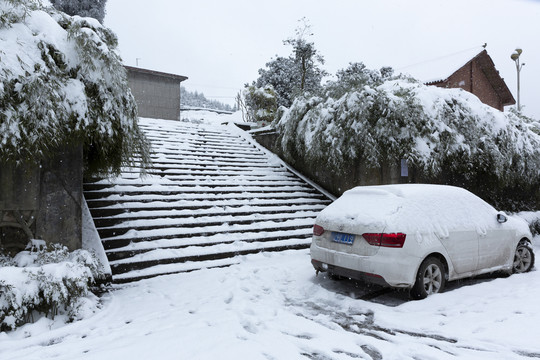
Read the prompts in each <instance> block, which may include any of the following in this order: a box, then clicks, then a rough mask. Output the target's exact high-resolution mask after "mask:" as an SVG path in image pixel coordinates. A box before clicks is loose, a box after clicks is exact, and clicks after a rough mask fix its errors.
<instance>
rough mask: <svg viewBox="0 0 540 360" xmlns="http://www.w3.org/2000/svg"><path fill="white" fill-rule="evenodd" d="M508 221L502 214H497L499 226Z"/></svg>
mask: <svg viewBox="0 0 540 360" xmlns="http://www.w3.org/2000/svg"><path fill="white" fill-rule="evenodd" d="M507 220H508V219H507V218H506V216H504V215H503V214H497V222H498V223H499V224H503V223H505V222H506V221H507Z"/></svg>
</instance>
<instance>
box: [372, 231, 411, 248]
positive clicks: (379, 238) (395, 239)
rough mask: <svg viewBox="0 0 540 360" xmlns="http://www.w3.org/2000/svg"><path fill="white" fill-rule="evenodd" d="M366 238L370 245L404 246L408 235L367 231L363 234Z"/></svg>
mask: <svg viewBox="0 0 540 360" xmlns="http://www.w3.org/2000/svg"><path fill="white" fill-rule="evenodd" d="M362 236H363V237H364V239H366V241H367V242H368V244H370V245H374V246H383V247H393V248H402V247H403V244H405V238H406V237H407V235H405V234H402V233H397V234H384V233H365V234H362Z"/></svg>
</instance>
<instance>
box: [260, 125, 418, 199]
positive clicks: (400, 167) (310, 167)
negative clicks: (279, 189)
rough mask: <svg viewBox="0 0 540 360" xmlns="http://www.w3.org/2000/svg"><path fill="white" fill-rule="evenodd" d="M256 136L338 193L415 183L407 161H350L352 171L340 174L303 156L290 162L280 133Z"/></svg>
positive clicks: (315, 180) (323, 185) (264, 144)
mask: <svg viewBox="0 0 540 360" xmlns="http://www.w3.org/2000/svg"><path fill="white" fill-rule="evenodd" d="M251 135H252V136H253V138H254V139H255V140H256V141H257V142H258V143H259V144H261V145H262V146H264V147H265V148H267V149H268V150H270V151H272V152H273V153H275V154H276V155H278V156H279V157H280V158H282V159H284V160H285V161H286V162H288V163H289V164H290V165H291V166H292V167H293V168H294V169H296V170H297V171H299V172H300V173H302V174H303V175H304V176H307V177H308V178H310V179H311V180H312V181H313V182H315V183H316V184H318V185H319V186H321V187H323V188H324V189H326V190H327V191H328V192H330V193H331V194H333V195H335V196H340V195H341V194H343V192H345V191H347V190H349V189H352V188H353V187H356V186H364V185H382V184H401V183H408V182H415V180H416V175H415V171H413V170H412V169H408V168H407V167H406V164H405V163H403V164H402V163H401V162H399V163H395V164H384V165H383V166H381V167H380V168H377V169H373V168H368V167H366V166H365V165H364V164H362V163H357V164H350V167H349V171H348V172H347V174H345V175H344V176H342V175H339V176H338V175H337V174H335V173H333V172H332V171H329V170H328V169H326V168H324V167H321V166H320V165H318V164H313V163H309V162H306V161H305V160H304V159H295V160H294V162H290V161H287V160H286V159H285V157H284V156H283V150H282V149H281V148H280V147H279V146H277V139H278V134H277V133H276V132H275V131H273V130H266V131H263V132H252V133H251Z"/></svg>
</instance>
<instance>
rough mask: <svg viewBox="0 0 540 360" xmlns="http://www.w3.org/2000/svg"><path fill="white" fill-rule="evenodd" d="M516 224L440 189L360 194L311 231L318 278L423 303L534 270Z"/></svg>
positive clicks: (345, 198)
mask: <svg viewBox="0 0 540 360" xmlns="http://www.w3.org/2000/svg"><path fill="white" fill-rule="evenodd" d="M531 239H532V235H531V232H530V230H529V227H528V224H527V223H526V222H525V221H524V220H523V219H520V218H517V217H512V216H508V215H506V214H504V213H502V212H498V211H497V210H495V209H494V208H493V207H492V206H491V205H489V204H488V203H486V202H485V201H483V200H482V199H480V198H478V197H477V196H476V195H474V194H472V193H470V192H469V191H467V190H465V189H462V188H458V187H453V186H445V185H424V184H402V185H383V186H361V187H357V188H354V189H351V190H349V191H346V192H345V193H344V194H343V195H342V196H341V197H340V198H339V199H337V200H336V201H335V202H333V203H332V204H331V205H329V206H328V207H327V208H325V209H324V210H323V211H322V212H321V213H320V214H319V215H318V216H317V219H316V221H315V225H314V227H313V241H312V243H311V262H312V264H313V266H314V268H315V270H316V271H317V272H319V271H322V272H327V273H329V274H330V276H332V277H347V278H353V279H358V280H364V281H368V282H371V283H378V284H381V285H384V286H390V287H395V288H404V289H409V290H410V294H411V297H412V298H416V299H422V298H425V297H426V296H428V295H430V294H434V293H438V292H441V291H442V290H443V289H444V286H445V283H446V281H451V280H456V279H461V278H465V277H470V276H475V275H479V274H484V273H491V272H497V271H504V272H507V273H522V272H527V271H529V270H531V268H532V267H533V266H534V253H533V250H532V247H531Z"/></svg>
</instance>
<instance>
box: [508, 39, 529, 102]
mask: <svg viewBox="0 0 540 360" xmlns="http://www.w3.org/2000/svg"><path fill="white" fill-rule="evenodd" d="M522 52H523V50H521V48H516V50H515V51H514V52H513V53H512V55H510V58H511V59H512V60H514V62H515V63H516V71H517V109H518V111H521V103H520V101H519V73H520V72H521V69H522V68H523V65H525V64H524V63H520V62H519V56H520V55H521V53H522Z"/></svg>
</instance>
